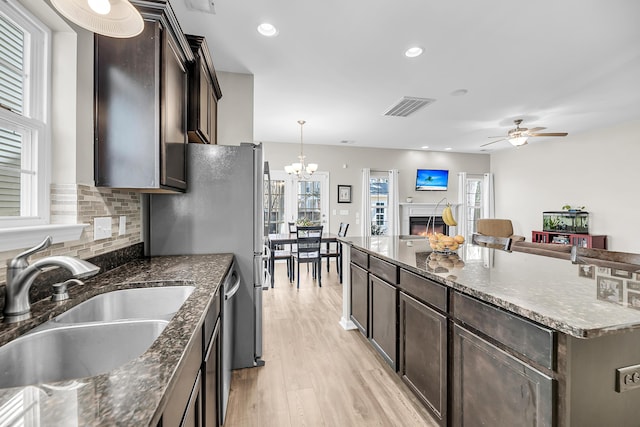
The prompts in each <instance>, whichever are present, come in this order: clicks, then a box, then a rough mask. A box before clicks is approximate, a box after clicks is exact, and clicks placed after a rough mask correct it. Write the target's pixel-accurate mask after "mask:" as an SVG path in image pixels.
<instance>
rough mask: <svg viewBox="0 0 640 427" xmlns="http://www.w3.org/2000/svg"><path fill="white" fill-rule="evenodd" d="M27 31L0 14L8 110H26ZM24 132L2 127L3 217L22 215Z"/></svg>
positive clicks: (0, 61)
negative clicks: (21, 190)
mask: <svg viewBox="0 0 640 427" xmlns="http://www.w3.org/2000/svg"><path fill="white" fill-rule="evenodd" d="M24 36H25V35H24V31H23V30H22V29H21V28H19V27H18V26H16V25H14V24H13V23H12V22H10V21H9V20H8V19H7V17H5V16H0V40H1V41H2V42H1V45H2V49H1V50H0V104H2V105H1V106H2V108H3V109H5V110H9V111H12V112H14V113H17V114H22V112H23V104H24V102H23V99H24V96H23V94H24V86H23V84H24V83H23V82H24V81H25V74H24V38H25V37H24ZM21 159H22V135H20V134H19V133H17V132H15V131H14V130H12V129H8V128H7V126H6V123H3V126H0V216H19V215H20V206H21V205H20V175H21V172H20V171H21V169H22V161H21Z"/></svg>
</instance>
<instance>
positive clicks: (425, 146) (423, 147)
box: [420, 145, 429, 150]
mask: <svg viewBox="0 0 640 427" xmlns="http://www.w3.org/2000/svg"><path fill="white" fill-rule="evenodd" d="M420 148H422V149H423V150H426V149H427V148H429V146H428V145H423V146H422V147H420Z"/></svg>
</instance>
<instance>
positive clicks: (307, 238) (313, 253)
mask: <svg viewBox="0 0 640 427" xmlns="http://www.w3.org/2000/svg"><path fill="white" fill-rule="evenodd" d="M321 244H322V226H321V225H319V226H311V227H296V246H297V251H296V252H294V253H293V254H292V256H293V259H294V261H295V264H296V266H297V269H298V276H297V277H298V283H297V286H296V287H297V288H300V264H307V266H308V264H312V265H313V268H312V275H313V276H312V277H313V278H314V279H315V278H316V276H317V278H318V286H322V277H321V276H322V275H321V272H322V268H321V262H322V257H321V256H320V246H321ZM292 267H293V266H292ZM290 279H292V277H290Z"/></svg>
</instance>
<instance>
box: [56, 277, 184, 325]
mask: <svg viewBox="0 0 640 427" xmlns="http://www.w3.org/2000/svg"><path fill="white" fill-rule="evenodd" d="M194 289H195V287H193V286H161V287H151V288H136V289H124V290H120V291H113V292H107V293H104V294H101V295H97V296H95V297H93V298H91V299H88V300H86V301H84V302H82V303H80V304H78V305H77V306H75V307H73V308H71V309H69V310H68V311H66V312H64V313H62V314H60V315H59V316H57V317H56V318H54V319H53V322H54V323H84V322H104V321H112V320H121V319H159V320H171V318H172V317H173V315H174V314H175V313H176V311H178V310H179V309H180V306H182V304H183V303H184V302H185V301H186V300H187V298H189V295H191V293H192V292H193V290H194Z"/></svg>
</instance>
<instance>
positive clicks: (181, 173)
mask: <svg viewBox="0 0 640 427" xmlns="http://www.w3.org/2000/svg"><path fill="white" fill-rule="evenodd" d="M132 3H133V5H134V6H136V8H137V9H138V10H139V11H140V13H141V14H142V17H143V19H144V30H143V32H142V33H141V34H140V35H138V36H136V37H133V38H128V39H117V38H111V37H105V36H100V35H96V36H95V50H94V88H95V89H94V91H95V93H94V95H95V151H94V162H95V164H94V166H95V169H94V175H95V181H96V186H98V187H115V188H129V189H136V190H140V191H143V192H184V191H185V190H186V188H187V175H186V173H187V164H186V159H187V157H186V150H187V142H188V139H187V88H188V83H187V82H188V80H187V79H188V77H187V64H188V63H190V62H193V59H194V58H193V53H192V52H191V48H190V46H189V43H188V42H187V40H186V38H185V36H184V34H183V33H182V30H181V29H180V25H179V24H178V21H177V19H176V17H175V15H174V13H173V10H172V9H171V6H170V4H169V2H167V1H156V2H149V1H140V2H138V1H136V0H132Z"/></svg>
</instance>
